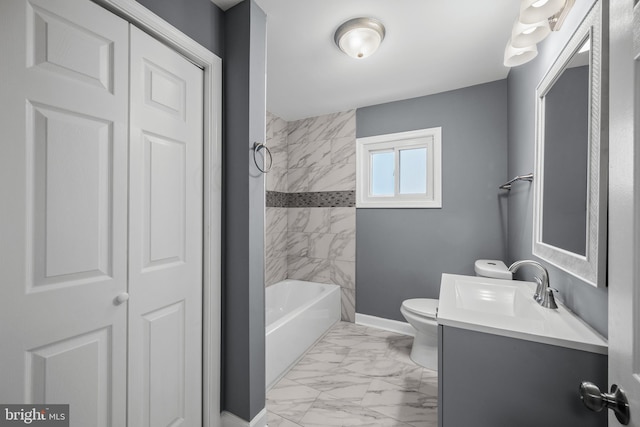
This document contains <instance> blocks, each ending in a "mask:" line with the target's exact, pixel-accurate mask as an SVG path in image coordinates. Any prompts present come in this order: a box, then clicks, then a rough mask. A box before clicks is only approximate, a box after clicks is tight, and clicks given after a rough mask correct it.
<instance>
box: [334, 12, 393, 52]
mask: <svg viewBox="0 0 640 427" xmlns="http://www.w3.org/2000/svg"><path fill="white" fill-rule="evenodd" d="M384 35H385V28H384V25H382V22H380V21H378V20H377V19H373V18H354V19H350V20H348V21H347V22H345V23H343V24H342V25H340V26H339V27H338V29H337V30H336V33H335V35H334V41H335V42H336V45H337V46H338V47H339V48H340V50H341V51H343V52H344V53H346V54H347V55H349V56H350V57H352V58H357V59H360V58H366V57H367V56H370V55H371V54H373V53H374V52H375V51H376V50H377V49H378V47H379V46H380V43H382V40H384Z"/></svg>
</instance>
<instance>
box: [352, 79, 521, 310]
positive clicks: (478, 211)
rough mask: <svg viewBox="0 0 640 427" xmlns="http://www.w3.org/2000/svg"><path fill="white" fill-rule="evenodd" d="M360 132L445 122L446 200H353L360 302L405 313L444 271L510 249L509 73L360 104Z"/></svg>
mask: <svg viewBox="0 0 640 427" xmlns="http://www.w3.org/2000/svg"><path fill="white" fill-rule="evenodd" d="M356 121H357V137H359V138H360V137H367V136H372V135H380V134H386V133H393V132H401V131H409V130H415V129H422V128H430V127H436V126H441V127H442V209H358V210H357V214H356V312H357V313H361V314H369V315H373V316H378V317H383V318H388V319H396V320H403V321H404V319H403V318H402V315H401V314H400V306H401V304H402V301H403V300H405V299H407V298H417V297H424V298H438V296H439V289H440V276H441V274H442V273H456V274H471V275H472V274H474V272H473V262H474V261H475V260H476V259H478V258H492V259H505V258H506V242H507V237H506V222H507V217H506V206H507V199H506V197H504V194H505V193H504V192H503V191H501V190H498V186H499V185H500V184H502V183H504V182H505V181H506V180H507V179H508V176H507V175H508V174H507V82H506V81H505V80H501V81H496V82H492V83H486V84H482V85H478V86H473V87H468V88H464V89H459V90H454V91H451V92H445V93H440V94H436V95H430V96H425V97H421V98H414V99H408V100H404V101H398V102H392V103H388V104H382V105H376V106H371V107H366V108H360V109H358V110H357V113H356Z"/></svg>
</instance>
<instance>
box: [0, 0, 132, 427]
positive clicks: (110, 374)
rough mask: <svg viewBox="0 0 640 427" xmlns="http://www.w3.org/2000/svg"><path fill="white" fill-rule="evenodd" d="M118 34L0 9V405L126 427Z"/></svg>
mask: <svg viewBox="0 0 640 427" xmlns="http://www.w3.org/2000/svg"><path fill="white" fill-rule="evenodd" d="M128 31H129V30H128V24H127V23H126V22H125V21H123V20H122V19H120V18H118V17H116V16H115V15H113V14H111V13H110V12H107V11H106V10H104V9H102V8H101V7H99V6H97V5H96V4H94V3H92V2H90V1H84V0H82V1H80V0H29V1H27V0H12V1H2V2H0V38H1V39H2V40H3V43H2V44H0V57H2V63H1V64H0V75H2V79H3V81H2V84H1V85H0V99H1V100H2V114H0V129H2V132H3V138H2V144H1V146H0V150H1V151H0V200H1V202H0V219H1V220H0V240H1V241H2V245H0V271H1V272H2V275H1V277H0V281H1V283H0V360H1V361H2V363H0V378H2V384H1V385H0V402H4V403H62V404H70V405H71V408H72V409H71V414H70V424H71V426H75V427H83V426H87V425H92V426H124V425H125V423H126V370H127V366H126V353H127V312H126V310H127V307H126V304H121V305H119V304H118V303H117V301H116V300H115V298H116V297H117V296H118V295H119V294H121V293H123V292H126V291H127V197H128V195H127V174H128V172H127V169H128V165H127V163H128V158H127V157H128V135H127V128H128V93H129V87H128V55H129V50H128V49H129V47H128Z"/></svg>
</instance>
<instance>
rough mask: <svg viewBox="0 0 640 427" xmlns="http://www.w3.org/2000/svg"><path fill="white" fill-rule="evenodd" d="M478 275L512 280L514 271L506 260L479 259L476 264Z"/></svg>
mask: <svg viewBox="0 0 640 427" xmlns="http://www.w3.org/2000/svg"><path fill="white" fill-rule="evenodd" d="M474 270H475V271H476V276H481V277H490V278H492V279H506V280H512V279H513V273H512V272H510V271H509V268H508V267H507V266H506V265H505V263H504V262H502V261H500V260H497V259H479V260H477V261H476V262H475V264H474Z"/></svg>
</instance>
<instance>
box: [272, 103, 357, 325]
mask: <svg viewBox="0 0 640 427" xmlns="http://www.w3.org/2000/svg"><path fill="white" fill-rule="evenodd" d="M280 121H281V119H279V118H277V117H275V116H274V115H272V114H270V115H269V117H268V120H267V123H268V128H267V141H268V142H267V145H268V146H269V147H270V148H271V147H274V148H275V147H277V146H278V145H279V144H282V136H281V134H282V132H281V131H280V130H281V129H282V123H281V122H280ZM269 125H270V126H271V127H272V128H273V130H272V131H270V130H269ZM286 129H287V133H286V135H287V136H286V138H285V139H286V141H285V143H284V145H286V147H287V150H286V154H285V153H284V152H281V151H280V150H279V149H276V151H275V152H274V150H273V149H272V153H273V154H274V169H276V165H278V164H280V165H282V164H284V160H283V159H284V158H286V164H287V167H286V171H277V172H276V174H274V176H273V178H270V177H269V175H270V174H271V173H269V174H267V191H278V192H281V191H283V188H285V187H286V190H284V191H285V192H287V193H290V194H291V193H318V194H320V196H321V197H318V199H319V200H320V199H323V197H324V198H325V199H326V198H329V197H330V196H332V192H353V193H355V186H356V162H355V156H356V150H355V139H356V121H355V111H347V112H343V113H335V114H328V115H324V116H319V117H312V118H308V119H303V120H298V121H295V122H289V123H287V126H286ZM269 138H271V139H269ZM270 144H271V145H270ZM280 146H281V145H280ZM282 183H286V185H282ZM343 194H344V193H343ZM346 194H349V193H346ZM337 199H338V200H339V202H338V203H336V204H329V206H331V207H326V206H327V204H323V203H318V204H313V203H310V204H309V205H308V206H304V207H289V208H278V207H272V208H267V227H268V228H267V248H266V250H267V274H266V276H267V281H266V284H267V286H268V285H270V284H273V283H276V282H278V281H279V280H282V278H283V277H282V276H283V270H286V277H287V278H291V279H300V280H309V281H314V282H321V283H335V284H337V285H340V287H341V290H342V318H343V320H347V321H351V322H353V321H354V320H355V270H356V269H355V255H356V247H355V229H356V228H355V217H356V211H355V207H354V204H353V203H349V202H348V201H347V202H345V200H343V198H342V197H337ZM321 206H323V207H321ZM282 211H284V212H285V213H286V220H284V219H283V217H282V216H283V212H282ZM285 224H286V233H285V236H286V241H284V242H283V241H282V236H283V233H282V230H283V227H285ZM284 253H286V257H284V256H283V254H284Z"/></svg>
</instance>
